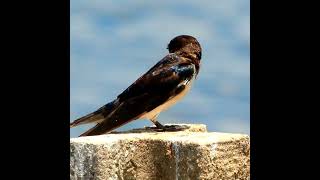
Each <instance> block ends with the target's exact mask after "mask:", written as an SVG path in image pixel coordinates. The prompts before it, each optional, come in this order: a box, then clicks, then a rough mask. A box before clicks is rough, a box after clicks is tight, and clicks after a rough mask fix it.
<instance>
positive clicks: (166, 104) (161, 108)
mask: <svg viewBox="0 0 320 180" xmlns="http://www.w3.org/2000/svg"><path fill="white" fill-rule="evenodd" d="M191 85H192V82H189V83H188V84H186V86H185V88H184V89H183V90H182V91H181V92H180V93H179V94H176V95H175V96H173V97H171V98H170V99H168V100H167V101H166V102H164V103H163V104H161V105H159V106H158V107H156V108H155V109H153V110H152V111H149V112H147V113H145V114H143V115H142V116H141V117H139V118H140V119H152V118H153V117H156V116H157V115H158V114H159V113H160V112H162V111H164V110H167V109H168V108H169V107H171V106H173V105H174V104H175V103H177V102H178V101H179V100H181V99H182V98H183V97H184V96H185V95H186V94H187V93H188V92H189V91H190V88H191Z"/></svg>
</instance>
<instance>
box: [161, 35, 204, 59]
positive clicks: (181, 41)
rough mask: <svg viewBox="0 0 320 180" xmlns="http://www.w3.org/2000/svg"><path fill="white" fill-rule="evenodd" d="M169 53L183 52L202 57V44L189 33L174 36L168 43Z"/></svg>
mask: <svg viewBox="0 0 320 180" xmlns="http://www.w3.org/2000/svg"><path fill="white" fill-rule="evenodd" d="M167 49H168V50H169V53H175V52H183V53H190V54H194V55H196V57H197V59H198V60H200V59H201V46H200V43H199V42H198V41H197V39H196V38H194V37H192V36H189V35H180V36H177V37H175V38H173V39H172V40H171V41H170V43H169V44H168V47H167Z"/></svg>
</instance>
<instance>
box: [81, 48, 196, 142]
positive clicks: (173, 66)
mask: <svg viewBox="0 0 320 180" xmlns="http://www.w3.org/2000/svg"><path fill="white" fill-rule="evenodd" d="M195 73H196V69H195V66H194V65H193V64H192V63H191V62H190V61H187V60H185V59H182V58H181V57H179V56H176V55H175V54H169V55H167V56H166V57H164V58H163V59H162V60H161V61H159V62H158V63H157V64H156V65H155V66H153V67H152V68H151V69H150V70H149V71H148V72H147V73H145V74H144V75H142V76H141V77H140V78H139V79H137V80H136V81H135V82H134V83H133V84H132V85H131V86H129V87H128V88H127V89H126V90H124V91H123V92H122V93H121V94H120V95H119V96H118V99H117V104H118V105H117V107H115V108H114V110H113V111H112V112H111V113H109V114H104V116H105V120H104V121H103V122H101V123H99V124H97V126H95V127H94V128H92V129H90V130H89V131H87V132H86V133H84V134H83V135H82V136H88V135H97V134H102V133H105V132H108V131H111V130H112V129H115V128H117V127H119V126H121V125H123V124H125V123H128V122H130V121H131V120H134V119H136V118H138V117H139V116H141V115H142V114H144V113H147V112H149V111H151V110H153V109H154V108H156V107H158V106H159V105H161V104H163V103H164V102H166V101H167V100H168V99H170V98H171V97H174V96H175V95H177V94H179V93H180V92H181V91H182V90H183V89H184V88H185V85H186V82H188V81H190V80H191V79H192V78H193V76H194V75H195Z"/></svg>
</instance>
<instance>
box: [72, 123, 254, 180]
mask: <svg viewBox="0 0 320 180" xmlns="http://www.w3.org/2000/svg"><path fill="white" fill-rule="evenodd" d="M179 126H188V128H187V129H186V130H183V131H177V132H155V131H153V130H152V129H150V128H142V129H135V130H130V131H125V132H113V133H110V134H105V135H99V136H86V137H79V138H71V139H70V179H101V180H102V179H168V180H169V179H170V180H171V179H250V137H249V136H248V135H245V134H231V133H218V132H207V130H206V126H205V125H202V124H196V125H194V124H183V125H182V124H179Z"/></svg>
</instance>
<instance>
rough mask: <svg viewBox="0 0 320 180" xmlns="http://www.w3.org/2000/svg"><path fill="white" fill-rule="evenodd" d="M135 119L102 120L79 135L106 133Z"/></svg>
mask: <svg viewBox="0 0 320 180" xmlns="http://www.w3.org/2000/svg"><path fill="white" fill-rule="evenodd" d="M132 120H134V119H131V120H127V121H123V120H122V121H121V120H115V119H106V120H104V121H102V122H101V123H98V124H97V125H95V126H94V127H92V128H91V129H89V130H88V131H86V132H84V133H83V134H81V135H80V136H79V137H82V136H95V135H101V134H105V133H108V132H110V131H112V130H114V129H116V128H118V127H120V126H122V125H124V124H127V123H129V122H130V121H132Z"/></svg>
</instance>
